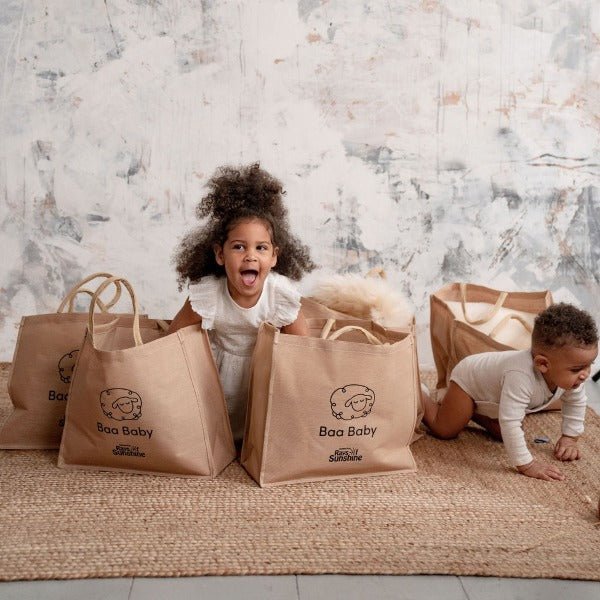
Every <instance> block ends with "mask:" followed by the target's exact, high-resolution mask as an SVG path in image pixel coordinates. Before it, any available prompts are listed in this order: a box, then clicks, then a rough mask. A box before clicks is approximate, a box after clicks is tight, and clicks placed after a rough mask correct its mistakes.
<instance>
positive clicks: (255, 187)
mask: <svg viewBox="0 0 600 600" xmlns="http://www.w3.org/2000/svg"><path fill="white" fill-rule="evenodd" d="M208 189H209V192H208V194H207V195H206V196H205V197H204V198H202V200H201V201H200V203H199V204H198V206H197V208H196V215H197V216H198V218H199V219H205V218H208V221H207V222H206V223H205V224H204V225H203V226H201V227H200V228H198V229H195V230H194V231H192V232H190V233H188V234H187V235H186V236H185V237H184V239H183V240H182V242H181V245H180V247H179V250H178V252H177V254H176V256H175V264H176V269H177V274H178V278H177V280H178V283H179V288H180V289H182V288H183V286H184V284H185V283H186V282H187V281H189V282H192V283H194V282H197V281H199V280H200V279H201V278H202V277H204V276H206V275H215V276H217V277H221V276H223V275H225V270H224V268H223V266H221V265H219V264H217V262H216V260H215V255H214V247H215V245H218V246H223V244H224V243H225V241H226V240H227V235H228V234H229V232H230V231H231V229H232V228H233V227H234V226H235V225H237V224H238V223H239V222H240V221H246V220H254V219H259V220H261V221H264V222H265V224H266V225H267V228H268V229H269V231H270V233H271V238H272V240H271V241H272V242H273V245H274V246H276V247H277V248H278V249H279V250H278V255H277V264H276V265H275V267H274V268H273V270H275V271H277V272H278V273H281V274H282V275H286V276H287V277H290V278H291V279H296V280H297V279H300V278H301V277H302V274H303V273H305V272H309V271H312V270H313V269H314V268H315V266H316V265H315V264H314V263H313V261H312V260H311V258H310V254H309V251H308V248H307V247H306V246H304V245H303V244H302V243H301V242H300V241H299V240H298V239H297V238H296V237H295V236H294V235H292V233H291V232H290V230H289V224H288V218H287V209H286V207H285V205H284V204H283V195H284V194H285V192H284V190H283V186H282V184H281V182H280V181H279V180H278V179H275V177H273V176H272V175H270V174H269V173H267V171H265V170H263V169H261V168H260V164H259V163H254V164H251V165H247V166H242V167H230V166H225V167H221V168H219V169H218V170H217V172H216V173H215V174H214V175H213V177H212V178H211V179H210V180H209V182H208Z"/></svg>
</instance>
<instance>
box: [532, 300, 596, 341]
mask: <svg viewBox="0 0 600 600" xmlns="http://www.w3.org/2000/svg"><path fill="white" fill-rule="evenodd" d="M531 343H532V346H533V347H534V348H539V347H545V348H560V347H561V346H565V345H573V346H579V347H584V346H592V345H594V344H597V343H598V330H597V329H596V323H594V319H592V317H591V316H590V315H589V314H588V313H587V312H585V311H584V310H581V309H579V308H577V307H575V306H573V305H572V304H566V303H565V302H560V303H558V304H552V305H551V306H549V307H548V308H547V309H546V310H544V311H542V312H541V313H540V314H539V315H538V316H537V317H536V318H535V321H534V324H533V332H532V334H531Z"/></svg>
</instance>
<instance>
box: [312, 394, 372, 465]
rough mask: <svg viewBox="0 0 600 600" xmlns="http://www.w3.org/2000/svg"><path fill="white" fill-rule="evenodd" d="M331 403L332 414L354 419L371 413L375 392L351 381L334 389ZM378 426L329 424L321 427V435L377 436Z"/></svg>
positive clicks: (343, 418) (340, 417)
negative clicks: (329, 425)
mask: <svg viewBox="0 0 600 600" xmlns="http://www.w3.org/2000/svg"><path fill="white" fill-rule="evenodd" d="M329 404H330V405H331V414H332V415H333V416H334V417H335V418H336V419H339V420H341V421H353V420H354V419H360V418H362V417H366V416H367V415H369V414H371V410H372V409H373V404H375V392H374V391H373V390H372V389H371V388H370V387H367V386H366V385H361V384H358V383H349V384H348V385H345V386H343V387H339V388H337V389H336V390H334V391H333V393H332V394H331V397H330V398H329ZM376 431H377V427H369V426H368V425H362V426H356V425H348V427H347V428H346V427H340V428H339V429H334V428H331V427H328V426H327V425H321V426H320V427H319V436H320V437H344V436H347V437H360V436H368V437H371V438H374V437H375V432H376ZM355 460H357V459H355Z"/></svg>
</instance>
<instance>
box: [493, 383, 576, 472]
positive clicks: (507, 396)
mask: <svg viewBox="0 0 600 600" xmlns="http://www.w3.org/2000/svg"><path fill="white" fill-rule="evenodd" d="M531 385H532V384H531V381H530V380H529V378H528V377H527V376H526V375H524V374H523V373H520V372H517V371H511V372H509V373H506V375H505V377H504V384H503V386H502V395H501V397H500V406H499V411H498V421H499V422H500V430H501V432H502V440H503V442H504V447H505V448H506V451H507V453H508V456H509V459H510V461H511V462H512V464H513V465H515V467H516V469H517V471H519V473H522V474H523V475H526V476H527V477H534V478H536V479H544V480H546V481H553V480H562V479H564V478H565V477H564V475H563V474H562V473H561V472H560V470H559V469H558V468H557V467H555V466H554V465H551V464H548V463H546V462H544V461H541V460H537V459H535V460H534V458H533V456H532V455H531V453H530V452H529V449H528V448H527V443H526V442H525V434H524V433H523V419H524V418H525V409H526V408H527V407H528V406H529V399H530V398H531V394H532V393H533V389H532V387H531Z"/></svg>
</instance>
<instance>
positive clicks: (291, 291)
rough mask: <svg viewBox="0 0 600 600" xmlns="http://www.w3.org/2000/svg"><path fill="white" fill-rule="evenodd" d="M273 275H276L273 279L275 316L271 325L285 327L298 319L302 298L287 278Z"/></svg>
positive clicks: (277, 274)
mask: <svg viewBox="0 0 600 600" xmlns="http://www.w3.org/2000/svg"><path fill="white" fill-rule="evenodd" d="M271 275H275V277H274V278H273V293H274V314H273V316H272V317H271V323H272V324H273V325H274V326H275V327H285V325H290V324H291V323H293V322H294V321H295V320H296V319H297V318H298V313H299V312H300V299H301V298H302V296H301V294H300V292H298V290H297V289H296V288H295V287H294V284H293V283H292V282H291V281H290V280H289V279H288V278H287V277H284V276H283V275H279V273H273V272H271Z"/></svg>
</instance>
